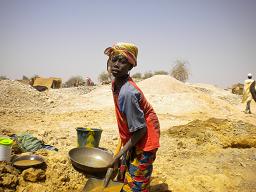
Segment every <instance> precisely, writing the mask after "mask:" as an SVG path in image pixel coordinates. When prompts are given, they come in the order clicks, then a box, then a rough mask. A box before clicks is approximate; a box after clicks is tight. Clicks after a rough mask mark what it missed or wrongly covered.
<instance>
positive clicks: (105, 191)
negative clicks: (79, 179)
mask: <svg viewBox="0 0 256 192" xmlns="http://www.w3.org/2000/svg"><path fill="white" fill-rule="evenodd" d="M103 183H104V179H97V178H90V179H89V180H88V181H87V182H86V185H85V186H84V189H83V192H120V191H121V189H122V188H123V185H124V184H123V183H121V182H117V181H112V180H110V181H109V184H108V186H107V187H105V188H104V186H103Z"/></svg>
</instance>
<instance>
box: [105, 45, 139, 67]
mask: <svg viewBox="0 0 256 192" xmlns="http://www.w3.org/2000/svg"><path fill="white" fill-rule="evenodd" d="M104 53H105V54H106V55H107V56H109V58H110V59H111V58H112V57H113V56H116V55H123V56H125V57H126V58H127V60H128V61H129V63H130V64H132V65H133V67H135V66H136V65H137V55H138V48H137V47H136V45H134V44H132V43H123V42H120V43H117V44H114V45H113V46H112V47H108V48H106V49H105V51H104Z"/></svg>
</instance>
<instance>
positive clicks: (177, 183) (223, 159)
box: [0, 75, 256, 192]
mask: <svg viewBox="0 0 256 192" xmlns="http://www.w3.org/2000/svg"><path fill="white" fill-rule="evenodd" d="M138 86H139V87H140V88H141V89H142V90H143V92H144V94H145V96H146V98H147V99H148V100H149V101H150V103H151V104H152V105H153V107H154V109H155V111H156V112H157V115H158V117H159V120H160V124H161V140H160V142H161V147H160V148H159V150H158V153H157V159H156V161H155V164H154V172H153V177H152V185H151V186H152V191H153V192H163V191H173V192H179V191H193V192H197V191H198V192H199V191H200V192H204V191H213V192H222V191H223V192H226V191H230V192H231V191H232V192H233V191H239V192H240V191H244V192H251V191H256V182H255V181H256V149H255V147H256V105H255V103H253V104H252V112H253V114H250V115H248V114H244V113H243V112H242V111H243V108H244V104H241V103H240V101H241V98H240V96H238V95H233V94H231V93H230V92H229V91H225V90H223V89H220V88H218V87H215V86H213V85H206V84H184V83H181V82H178V81H176V80H175V79H173V78H171V77H169V76H164V75H158V76H153V77H152V78H149V79H146V80H144V81H141V82H139V83H138ZM0 103H1V105H0V134H4V135H8V134H11V133H16V134H17V133H22V132H29V133H31V134H33V135H34V136H35V137H37V138H38V139H41V140H43V141H44V142H45V143H46V144H50V145H54V146H55V147H57V148H58V149H59V151H58V152H55V151H50V150H39V151H37V152H36V154H40V155H41V156H42V157H44V159H45V161H46V164H47V167H45V168H43V169H32V168H31V169H26V170H23V171H22V170H17V169H15V168H14V167H12V166H11V165H7V164H5V163H1V164H0V174H1V178H0V192H1V191H18V192H21V191H22V192H29V191H31V192H32V191H33V192H37V191H38V192H39V191H40V192H51V191H62V192H63V191H81V190H82V189H83V187H84V185H85V183H86V181H87V180H88V178H87V177H86V175H84V174H83V173H81V172H78V171H77V170H75V169H74V168H73V166H72V165H71V162H70V160H69V158H68V151H69V150H70V149H72V148H74V147H76V146H77V136H76V129H75V128H76V127H96V128H101V129H103V132H102V137H101V141H100V147H103V148H107V149H109V150H112V151H114V150H115V147H116V145H117V142H118V140H117V139H118V132H117V125H116V120H115V115H114V108H113V100H112V95H111V89H110V85H101V86H95V87H79V88H62V89H58V90H49V91H48V92H42V93H40V92H38V91H36V90H34V89H33V88H31V87H30V86H28V85H25V84H21V83H19V82H16V81H8V80H4V81H0Z"/></svg>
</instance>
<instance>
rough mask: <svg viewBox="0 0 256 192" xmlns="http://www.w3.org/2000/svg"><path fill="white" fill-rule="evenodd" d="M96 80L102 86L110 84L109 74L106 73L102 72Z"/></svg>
mask: <svg viewBox="0 0 256 192" xmlns="http://www.w3.org/2000/svg"><path fill="white" fill-rule="evenodd" d="M98 80H99V82H100V83H102V84H109V83H111V79H110V74H109V73H108V72H107V71H103V72H102V73H101V74H100V75H99V77H98Z"/></svg>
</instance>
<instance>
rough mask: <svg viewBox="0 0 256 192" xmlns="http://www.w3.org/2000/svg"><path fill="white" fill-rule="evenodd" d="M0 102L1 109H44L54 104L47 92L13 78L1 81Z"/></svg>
mask: <svg viewBox="0 0 256 192" xmlns="http://www.w3.org/2000/svg"><path fill="white" fill-rule="evenodd" d="M0 103H1V108H2V109H1V111H3V110H4V111H8V109H10V110H18V111H19V110H20V111H29V110H31V111H35V110H40V111H42V110H43V109H46V108H48V107H50V106H51V107H52V106H53V102H52V101H50V100H49V98H48V97H47V96H46V94H45V93H40V92H38V91H37V90H35V89H34V88H33V87H31V86H30V85H26V84H23V83H20V82H18V81H11V80H2V81H0Z"/></svg>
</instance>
